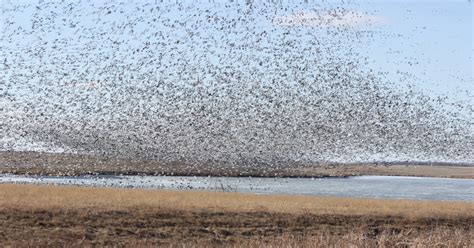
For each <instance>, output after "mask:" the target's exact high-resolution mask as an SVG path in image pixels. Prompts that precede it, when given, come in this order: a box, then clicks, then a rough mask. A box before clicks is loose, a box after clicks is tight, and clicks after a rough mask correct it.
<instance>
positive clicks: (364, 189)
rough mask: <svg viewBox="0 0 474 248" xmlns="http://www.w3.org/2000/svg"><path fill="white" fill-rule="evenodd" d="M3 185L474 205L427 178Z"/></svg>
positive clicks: (470, 186)
mask: <svg viewBox="0 0 474 248" xmlns="http://www.w3.org/2000/svg"><path fill="white" fill-rule="evenodd" d="M0 183H33V184H55V185H83V186H94V187H122V188H148V189H177V190H208V191H230V192H244V193H256V194H292V195H322V196H339V197H358V198H391V199H419V200H449V201H474V180H472V179H448V178H429V177H395V176H359V177H349V178H323V179H312V178H236V177H170V176H80V177H50V176H47V177H33V176H23V175H7V174H0Z"/></svg>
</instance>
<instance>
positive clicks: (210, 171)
mask: <svg viewBox="0 0 474 248" xmlns="http://www.w3.org/2000/svg"><path fill="white" fill-rule="evenodd" d="M0 173H10V174H29V175H42V176H80V175H147V176H152V175H155V176H159V175H161V176H165V175H166V176H212V177H289V178H294V177H299V178H346V177H350V176H364V175H367V176H368V175H370V176H417V177H440V178H466V179H474V165H471V164H459V163H446V162H439V163H431V162H374V163H360V164H359V163H347V164H324V165H311V166H308V165H295V166H282V167H280V168H273V167H266V166H254V167H250V166H248V167H242V166H241V167H229V166H195V165H185V164H181V163H161V162H160V161H155V160H134V159H133V160H132V159H128V158H113V157H112V158H109V157H102V156H91V155H78V154H64V153H40V152H15V151H0Z"/></svg>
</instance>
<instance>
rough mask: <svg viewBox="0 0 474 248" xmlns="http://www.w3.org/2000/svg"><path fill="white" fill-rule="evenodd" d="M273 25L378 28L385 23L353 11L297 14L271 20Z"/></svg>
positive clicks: (372, 16)
mask: <svg viewBox="0 0 474 248" xmlns="http://www.w3.org/2000/svg"><path fill="white" fill-rule="evenodd" d="M273 23H274V24H276V25H279V26H286V27H300V26H303V27H360V26H378V25H383V24H384V23H385V19H384V18H383V17H381V16H375V15H368V14H364V13H360V12H355V11H344V12H337V11H323V12H298V13H293V14H291V15H288V16H280V17H276V18H274V19H273Z"/></svg>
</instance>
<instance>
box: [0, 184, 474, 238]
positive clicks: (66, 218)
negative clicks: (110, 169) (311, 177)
mask: <svg viewBox="0 0 474 248" xmlns="http://www.w3.org/2000/svg"><path fill="white" fill-rule="evenodd" d="M473 227H474V203H470V202H431V201H413V200H374V199H350V198H331V197H313V196H288V195H251V194H239V193H218V192H197V191H193V192H190V191H180V192H178V191H160V190H137V189H111V188H85V187H60V186H34V185H12V184H3V185H0V246H45V247H46V246H48V247H51V246H53V247H54V246H61V247H63V246H90V245H100V246H104V245H105V246H155V245H161V246H165V247H167V246H168V247H213V246H215V247H220V246H223V247H282V246H284V247H302V246H304V247H328V246H333V247H349V246H352V247H375V246H379V247H472V246H473V244H474V243H473V234H474V229H473Z"/></svg>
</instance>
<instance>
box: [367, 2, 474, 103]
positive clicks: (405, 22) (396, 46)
mask: <svg viewBox="0 0 474 248" xmlns="http://www.w3.org/2000/svg"><path fill="white" fill-rule="evenodd" d="M472 7H473V4H472V2H468V1H371V3H366V4H360V5H359V6H358V8H360V9H365V10H368V11H369V13H372V14H373V13H376V15H377V16H378V17H380V18H381V19H382V20H383V22H382V23H381V24H380V25H379V27H378V28H380V29H381V30H384V31H388V32H391V33H393V34H395V35H399V36H394V37H388V38H382V39H372V40H371V41H369V42H370V45H369V46H366V47H363V48H362V51H363V52H366V54H367V55H368V56H369V57H370V58H371V59H372V62H373V64H372V66H374V67H375V68H378V69H379V70H383V71H389V72H391V73H394V72H396V71H397V70H399V71H402V72H408V73H411V74H413V75H414V76H415V77H416V79H415V80H413V83H414V84H415V85H418V86H419V87H420V88H422V89H424V90H427V91H433V92H434V93H448V94H454V93H455V92H457V93H459V94H461V95H462V97H467V98H468V100H469V101H471V103H472V97H473V87H474V86H473V85H474V83H473V71H474V65H473V57H472V56H473V45H472V44H473V9H472ZM409 62H410V63H411V64H410V63H409ZM459 91H461V92H459ZM469 96H470V97H469Z"/></svg>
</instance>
